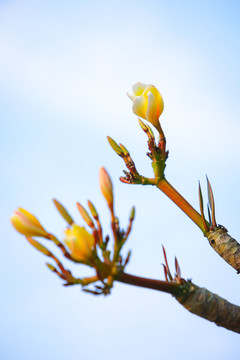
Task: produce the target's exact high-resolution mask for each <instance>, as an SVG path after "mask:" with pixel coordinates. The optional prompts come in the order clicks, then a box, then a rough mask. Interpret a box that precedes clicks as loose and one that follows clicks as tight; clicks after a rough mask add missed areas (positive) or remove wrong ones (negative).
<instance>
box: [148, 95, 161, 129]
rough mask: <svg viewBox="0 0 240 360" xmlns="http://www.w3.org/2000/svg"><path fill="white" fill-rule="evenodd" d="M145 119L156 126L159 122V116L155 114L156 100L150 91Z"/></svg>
mask: <svg viewBox="0 0 240 360" xmlns="http://www.w3.org/2000/svg"><path fill="white" fill-rule="evenodd" d="M146 119H147V120H148V121H149V122H150V123H151V124H153V125H154V126H158V124H159V116H158V115H157V102H156V99H155V97H154V95H153V94H152V93H151V92H150V91H149V93H148V106H147V111H146Z"/></svg>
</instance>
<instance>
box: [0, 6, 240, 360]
mask: <svg viewBox="0 0 240 360" xmlns="http://www.w3.org/2000/svg"><path fill="white" fill-rule="evenodd" d="M239 10H240V5H239V2H238V1H201V2H194V1H181V2H180V1H148V2H146V1H121V2H119V1H68V2H64V1H22V0H19V1H10V0H9V1H0V118H1V125H2V130H1V134H2V137H1V142H0V148H1V152H0V157H1V164H2V187H1V188H2V195H1V198H2V201H1V209H0V215H1V219H2V221H1V223H2V228H3V234H2V235H3V236H2V246H1V248H2V251H1V253H2V256H1V261H0V266H1V274H2V276H1V284H2V296H1V300H0V305H1V309H2V314H1V325H2V326H1V334H0V339H1V340H0V355H1V356H0V357H1V358H2V359H4V360H30V359H35V360H40V359H58V360H63V359H66V358H67V359H69V360H70V359H80V358H81V359H86V360H95V359H107V360H108V359H112V358H114V359H115V360H118V359H123V358H124V359H126V360H129V359H133V358H137V359H138V360H145V359H151V360H157V359H160V358H162V359H165V360H170V359H174V358H175V357H178V359H179V360H181V359H185V360H188V359H191V358H192V357H193V356H194V358H195V360H200V359H201V360H202V359H210V358H217V359H218V360H223V359H226V358H227V357H228V358H233V357H234V356H235V357H236V354H238V348H237V346H236V343H237V340H238V335H236V334H234V333H231V332H227V331H226V330H225V329H222V328H218V327H216V326H215V325H214V324H211V323H209V322H207V321H205V320H203V319H200V318H198V317H196V316H194V315H191V314H189V313H188V312H187V311H186V310H185V309H183V308H181V306H180V305H179V304H178V303H176V302H175V301H174V299H173V298H171V297H170V296H168V295H165V294H161V293H158V292H154V291H150V290H144V289H137V288H133V287H130V286H124V285H121V284H116V285H115V288H114V289H113V292H112V295H111V296H109V297H107V298H103V297H93V296H90V295H87V294H84V293H82V292H81V291H80V289H79V288H77V287H76V288H68V289H66V288H64V287H62V286H61V282H60V281H59V279H57V278H55V276H54V275H53V274H51V273H50V272H49V271H48V270H47V269H46V266H45V265H44V263H45V262H46V261H47V259H45V258H44V257H43V256H41V254H39V253H37V252H36V251H35V250H34V249H33V248H32V247H30V245H28V244H27V243H26V241H25V239H24V238H23V237H21V236H20V235H18V234H17V233H16V232H15V231H14V230H13V229H12V227H11V226H10V222H9V216H10V215H11V214H12V212H13V211H14V209H15V208H16V207H18V206H22V207H24V208H26V209H27V210H29V211H31V212H33V213H34V214H35V215H37V216H38V218H39V219H40V221H41V222H42V223H43V225H44V226H45V227H46V228H47V229H48V230H49V231H53V232H55V233H56V234H57V235H58V236H60V237H61V236H62V234H63V230H64V226H65V224H64V222H63V221H62V220H61V219H60V218H59V216H58V214H57V212H56V211H55V209H54V207H53V204H52V198H53V197H56V198H57V199H59V200H60V201H62V202H63V203H64V204H65V205H66V206H67V207H68V209H69V211H70V212H71V213H72V214H73V215H74V216H75V218H77V219H79V221H80V223H81V220H80V216H79V215H78V214H77V210H76V206H75V202H76V201H80V202H82V203H83V204H86V200H87V199H91V200H92V201H93V202H94V203H95V204H96V206H97V208H98V210H99V212H100V214H101V218H102V222H103V224H104V229H105V233H107V232H109V218H108V213H107V210H106V206H105V203H104V201H103V199H102V196H101V194H100V190H99V186H98V171H99V167H100V166H103V165H104V166H106V168H107V170H108V171H109V173H110V174H111V177H112V180H113V181H114V189H115V195H116V203H117V213H118V215H119V217H120V221H121V222H122V224H126V223H127V218H128V215H129V210H130V208H131V206H132V205H133V204H134V205H136V208H137V212H136V214H137V215H136V221H135V224H134V228H133V233H132V235H131V237H130V239H129V243H128V244H127V245H126V248H127V249H132V252H133V254H132V260H131V263H130V264H129V266H128V271H129V272H130V273H133V274H136V275H137V274H139V275H143V276H144V275H145V276H149V277H155V278H163V271H162V267H161V263H162V262H163V256H162V251H161V244H164V245H165V247H166V249H167V252H168V254H169V260H170V262H171V264H172V265H173V258H174V256H175V255H177V257H178V259H179V262H180V265H181V268H182V274H183V276H185V277H186V278H192V279H193V281H194V282H195V283H196V284H198V285H200V286H204V287H206V288H208V289H209V290H211V291H213V292H216V293H218V294H219V295H221V296H223V297H225V298H227V299H228V300H229V301H231V302H233V303H238V304H240V303H239V297H240V290H239V276H237V275H236V274H235V272H234V271H233V270H232V269H231V268H230V266H228V265H227V264H225V263H224V262H223V261H222V260H221V259H220V258H218V256H217V255H216V254H215V253H214V252H213V251H212V250H211V248H210V247H209V245H208V243H207V240H206V239H204V238H203V236H202V235H201V233H200V232H199V231H198V229H197V228H196V227H195V226H194V224H193V223H191V221H190V220H188V218H186V217H185V215H184V214H183V213H181V211H180V210H178V209H177V208H176V207H175V206H174V205H173V204H172V203H171V202H170V201H169V200H168V199H167V198H165V197H164V195H162V194H161V193H160V192H158V191H157V190H156V189H153V188H142V187H140V186H136V187H130V186H127V185H124V184H121V183H120V182H119V181H118V178H119V176H121V174H122V173H121V171H122V169H124V166H123V164H122V162H121V159H120V158H119V157H117V156H115V155H114V153H113V152H112V151H111V149H110V148H109V146H108V144H107V141H106V136H107V135H110V136H112V137H113V138H114V139H115V140H116V141H118V142H122V143H123V144H124V145H125V146H126V147H127V148H128V149H129V150H130V152H131V154H132V156H133V158H134V159H135V161H136V164H137V166H138V169H139V171H140V172H141V173H142V174H145V175H149V176H150V175H151V164H150V162H149V161H148V159H147V158H146V156H145V153H146V139H145V136H144V134H143V133H142V132H141V130H140V129H139V126H138V124H137V119H136V117H135V116H134V115H133V114H132V112H131V102H130V101H129V99H128V98H127V96H126V91H128V92H131V86H132V84H134V83H135V82H136V81H141V82H145V83H153V84H155V85H156V86H157V87H158V89H159V90H160V91H161V93H162V95H163V97H164V101H165V110H164V113H163V115H162V126H163V128H164V130H165V133H166V136H167V145H168V149H169V150H170V156H169V160H168V164H167V169H166V175H167V178H168V179H169V180H170V181H171V182H172V183H173V185H174V186H175V187H176V188H177V189H178V190H179V191H181V192H182V194H183V195H184V196H185V197H186V198H187V199H188V200H189V201H190V202H191V203H192V204H193V206H195V207H198V195H197V188H198V180H199V179H200V180H201V183H202V186H203V190H204V193H205V196H206V186H205V174H206V173H207V174H208V176H209V178H210V181H211V183H212V186H213V190H214V194H215V201H216V212H217V220H218V222H219V223H220V224H223V225H224V226H226V227H227V228H228V229H229V231H230V233H231V234H232V235H233V236H234V237H236V238H237V239H240V231H239V226H238V224H239V203H240V194H239V191H238V189H239V181H240V168H239V156H240V147H239V145H240V143H239V133H240V125H239V115H240V105H239V93H240V85H239V84H240V72H239V62H240V41H239V30H240V29H239V23H240V19H239V18H240V12H239ZM69 266H70V265H69ZM74 271H75V273H76V274H78V275H79V276H81V275H82V274H84V275H86V274H87V269H84V268H82V267H81V268H80V269H78V268H76V267H74Z"/></svg>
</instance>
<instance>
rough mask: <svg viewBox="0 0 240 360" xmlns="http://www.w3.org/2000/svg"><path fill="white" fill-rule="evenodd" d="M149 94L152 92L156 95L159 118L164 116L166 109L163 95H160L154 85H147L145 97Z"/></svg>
mask: <svg viewBox="0 0 240 360" xmlns="http://www.w3.org/2000/svg"><path fill="white" fill-rule="evenodd" d="M149 92H151V93H152V94H153V95H154V98H155V100H156V104H157V111H156V114H157V116H158V117H159V116H160V115H161V114H162V112H163V108H164V102H163V98H162V95H161V94H160V92H159V91H158V89H157V88H156V87H155V86H153V85H147V87H146V88H145V90H144V93H143V96H145V95H146V94H148V93H149Z"/></svg>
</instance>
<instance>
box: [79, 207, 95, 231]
mask: <svg viewBox="0 0 240 360" xmlns="http://www.w3.org/2000/svg"><path fill="white" fill-rule="evenodd" d="M77 208H78V211H79V212H80V214H81V216H82V218H83V220H84V221H85V223H86V224H88V226H90V228H92V229H94V228H95V226H94V223H93V221H92V219H91V218H90V216H89V214H88V212H87V211H86V210H85V209H84V207H83V206H82V205H81V204H79V202H77Z"/></svg>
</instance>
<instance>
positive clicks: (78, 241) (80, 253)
mask: <svg viewBox="0 0 240 360" xmlns="http://www.w3.org/2000/svg"><path fill="white" fill-rule="evenodd" d="M64 242H65V243H66V245H67V246H68V247H69V250H70V252H71V255H72V257H73V258H74V259H75V260H78V261H87V260H89V259H91V257H92V252H93V246H94V242H95V241H94V237H93V235H91V234H89V232H88V231H87V230H86V229H85V228H84V227H81V226H78V225H76V224H73V225H72V226H71V228H68V229H67V230H66V231H65V239H64Z"/></svg>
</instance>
